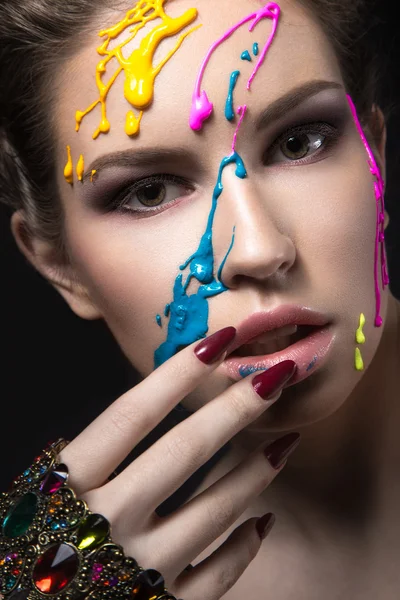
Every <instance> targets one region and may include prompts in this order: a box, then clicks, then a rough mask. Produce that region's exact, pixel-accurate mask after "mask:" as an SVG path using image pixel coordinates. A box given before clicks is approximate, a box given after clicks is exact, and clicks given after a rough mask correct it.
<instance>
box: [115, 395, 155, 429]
mask: <svg viewBox="0 0 400 600" xmlns="http://www.w3.org/2000/svg"><path fill="white" fill-rule="evenodd" d="M110 424H111V427H112V428H113V429H114V430H116V431H117V433H120V434H122V435H124V436H125V435H126V434H129V435H131V434H132V432H133V431H135V430H136V429H137V428H138V427H139V428H140V430H146V428H147V423H146V414H145V411H139V410H138V406H137V404H135V402H132V400H131V399H130V400H129V398H118V400H116V401H115V402H114V406H113V409H112V411H111V414H110Z"/></svg>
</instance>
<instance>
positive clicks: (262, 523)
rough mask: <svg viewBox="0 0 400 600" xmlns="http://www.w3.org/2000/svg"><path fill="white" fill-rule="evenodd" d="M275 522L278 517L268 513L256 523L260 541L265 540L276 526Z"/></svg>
mask: <svg viewBox="0 0 400 600" xmlns="http://www.w3.org/2000/svg"><path fill="white" fill-rule="evenodd" d="M275 521H276V517H275V515H274V513H267V514H265V515H263V516H262V517H260V518H259V519H258V520H257V521H256V529H257V533H258V535H259V536H260V540H265V538H266V537H267V535H268V534H269V532H270V531H271V529H272V527H273V526H274V523H275Z"/></svg>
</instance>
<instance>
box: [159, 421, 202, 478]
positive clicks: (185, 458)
mask: <svg viewBox="0 0 400 600" xmlns="http://www.w3.org/2000/svg"><path fill="white" fill-rule="evenodd" d="M175 429H176V428H175ZM165 451H166V453H167V454H168V455H169V456H171V457H172V458H173V460H174V461H176V462H178V463H179V464H181V465H184V466H185V467H189V468H190V469H191V470H193V469H196V468H198V467H199V466H200V465H201V464H202V461H203V459H204V458H205V450H204V449H203V447H202V444H198V443H197V444H196V443H193V439H192V437H191V436H190V435H186V436H183V435H179V434H177V433H176V432H175V431H173V432H171V435H169V436H166V439H165Z"/></svg>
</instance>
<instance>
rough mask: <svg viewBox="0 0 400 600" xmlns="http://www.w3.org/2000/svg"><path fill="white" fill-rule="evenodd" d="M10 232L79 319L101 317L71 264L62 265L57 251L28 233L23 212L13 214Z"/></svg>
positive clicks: (21, 249) (26, 255) (20, 248)
mask: <svg viewBox="0 0 400 600" xmlns="http://www.w3.org/2000/svg"><path fill="white" fill-rule="evenodd" d="M11 231H12V234H13V236H14V239H15V242H16V244H17V246H18V248H19V250H20V251H21V252H22V254H23V255H24V256H25V258H26V259H27V260H28V261H29V262H30V263H31V264H32V265H33V267H34V268H35V269H36V270H37V271H38V272H39V273H40V274H41V275H42V276H43V277H44V278H45V279H46V280H47V281H48V282H49V283H50V284H51V285H52V286H53V287H54V288H55V289H56V290H57V291H58V292H59V293H60V294H61V296H62V297H63V298H64V300H65V301H66V302H67V304H68V305H69V307H70V308H71V310H72V311H73V312H74V313H75V314H76V315H77V316H78V317H81V318H82V319H87V320H90V321H93V320H96V319H101V318H103V315H102V313H101V311H100V310H99V308H98V307H97V306H96V304H95V303H94V302H93V300H92V299H91V297H90V294H89V292H88V290H87V288H86V287H85V286H84V285H83V284H82V282H81V281H80V279H79V276H78V274H77V271H76V269H74V268H73V266H72V265H71V264H66V263H65V262H64V263H61V261H60V257H59V252H57V249H56V248H55V247H54V246H53V245H52V244H50V242H46V241H44V240H41V239H39V238H37V237H35V236H34V235H33V234H32V233H31V232H30V230H29V228H28V227H27V225H26V219H25V216H24V211H23V210H17V211H16V212H14V213H13V215H12V217H11Z"/></svg>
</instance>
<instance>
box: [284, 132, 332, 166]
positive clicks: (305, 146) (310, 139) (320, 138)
mask: <svg viewBox="0 0 400 600" xmlns="http://www.w3.org/2000/svg"><path fill="white" fill-rule="evenodd" d="M324 141H325V136H324V135H322V134H320V133H316V134H315V133H314V134H312V133H309V134H307V133H297V134H295V135H291V136H290V137H289V138H288V139H287V140H286V141H285V142H283V144H281V145H280V149H281V151H282V154H284V155H285V156H286V157H287V158H291V159H292V160H293V159H294V160H296V159H298V158H304V157H305V156H307V154H308V153H309V152H310V151H313V150H318V148H320V147H321V146H322V145H323V143H324Z"/></svg>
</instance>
